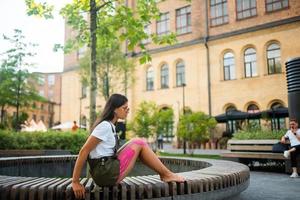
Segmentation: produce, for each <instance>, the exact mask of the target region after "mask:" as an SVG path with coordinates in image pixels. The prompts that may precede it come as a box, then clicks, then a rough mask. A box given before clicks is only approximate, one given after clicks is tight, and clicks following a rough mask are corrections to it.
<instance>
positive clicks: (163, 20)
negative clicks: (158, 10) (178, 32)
mask: <svg viewBox="0 0 300 200" xmlns="http://www.w3.org/2000/svg"><path fill="white" fill-rule="evenodd" d="M169 31H170V17H169V13H164V14H161V15H160V19H159V20H158V21H157V22H156V33H157V34H158V35H163V34H168V33H169Z"/></svg>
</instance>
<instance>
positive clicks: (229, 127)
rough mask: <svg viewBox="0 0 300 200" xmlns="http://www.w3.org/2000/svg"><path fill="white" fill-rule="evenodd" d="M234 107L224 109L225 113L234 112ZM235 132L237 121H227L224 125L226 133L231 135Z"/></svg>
mask: <svg viewBox="0 0 300 200" xmlns="http://www.w3.org/2000/svg"><path fill="white" fill-rule="evenodd" d="M236 110H237V109H236V107H235V106H233V105H232V106H229V107H227V108H226V113H228V112H233V111H236ZM236 131H237V121H236V120H228V121H227V123H226V132H227V133H229V134H230V135H232V133H234V132H236Z"/></svg>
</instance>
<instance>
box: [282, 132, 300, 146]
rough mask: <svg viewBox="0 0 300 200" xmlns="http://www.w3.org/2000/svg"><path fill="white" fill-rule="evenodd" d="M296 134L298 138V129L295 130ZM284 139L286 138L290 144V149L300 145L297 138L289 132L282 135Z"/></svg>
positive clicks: (299, 134)
mask: <svg viewBox="0 0 300 200" xmlns="http://www.w3.org/2000/svg"><path fill="white" fill-rule="evenodd" d="M296 134H297V135H298V136H300V129H297V131H296ZM284 137H285V138H288V139H289V140H290V143H291V147H294V146H297V145H300V141H299V140H298V138H297V137H296V136H295V135H294V133H293V132H292V131H291V130H288V131H287V132H286V134H285V135H284Z"/></svg>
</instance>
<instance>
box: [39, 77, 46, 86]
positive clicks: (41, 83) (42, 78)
mask: <svg viewBox="0 0 300 200" xmlns="http://www.w3.org/2000/svg"><path fill="white" fill-rule="evenodd" d="M38 84H39V85H44V84H45V76H44V75H39V76H38Z"/></svg>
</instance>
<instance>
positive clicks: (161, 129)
mask: <svg viewBox="0 0 300 200" xmlns="http://www.w3.org/2000/svg"><path fill="white" fill-rule="evenodd" d="M173 120H174V111H173V109H171V108H167V109H161V110H159V111H158V112H157V113H156V115H155V116H154V121H155V127H156V131H155V133H156V136H158V135H159V134H162V135H164V136H168V133H170V132H171V131H172V130H173V128H172V127H173Z"/></svg>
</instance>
